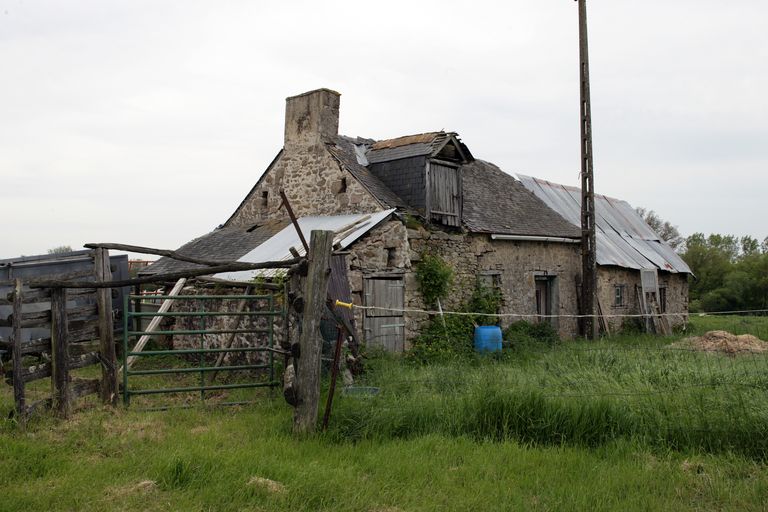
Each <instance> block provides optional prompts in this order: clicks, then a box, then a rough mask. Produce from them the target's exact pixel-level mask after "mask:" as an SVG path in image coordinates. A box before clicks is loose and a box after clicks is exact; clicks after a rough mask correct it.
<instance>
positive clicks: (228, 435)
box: [0, 317, 768, 512]
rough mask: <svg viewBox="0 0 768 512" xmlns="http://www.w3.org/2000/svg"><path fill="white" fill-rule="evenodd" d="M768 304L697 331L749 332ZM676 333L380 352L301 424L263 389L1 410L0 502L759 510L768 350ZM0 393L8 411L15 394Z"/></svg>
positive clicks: (766, 486) (38, 506)
mask: <svg viewBox="0 0 768 512" xmlns="http://www.w3.org/2000/svg"><path fill="white" fill-rule="evenodd" d="M766 320H767V319H766V318H756V317H726V318H719V317H701V318H700V317H694V318H693V319H692V322H693V325H692V326H691V328H692V329H693V330H694V331H695V332H697V333H698V332H700V331H702V330H709V329H715V328H725V329H728V330H734V331H735V330H737V329H738V330H741V332H752V333H754V334H757V332H756V331H755V328H765V327H766V326H768V323H767V322H766ZM531 328H534V329H535V328H536V327H529V326H525V327H523V326H522V324H521V325H518V326H517V327H516V329H515V331H514V332H515V333H519V332H524V333H530V334H531V336H534V334H536V332H534V333H531V331H530V330H529V329H531ZM762 332H763V335H764V337H765V335H766V334H768V330H764V331H762ZM513 339H515V338H514V337H513ZM535 339H537V340H538V339H541V338H539V337H535ZM673 340H674V338H673V339H672V340H670V339H659V338H654V337H650V336H633V337H619V338H615V339H612V340H609V341H601V342H563V343H558V344H555V345H554V346H550V345H549V344H548V343H542V342H531V343H518V342H513V343H512V348H511V349H505V352H504V355H503V357H502V358H500V359H496V360H495V359H493V358H490V359H489V358H482V359H481V358H467V359H463V360H461V361H460V362H456V361H453V362H446V363H440V364H432V365H428V366H422V365H410V364H403V363H402V362H401V361H398V360H397V359H396V358H393V357H391V356H390V357H382V358H379V359H375V360H372V361H369V363H370V371H369V373H368V375H367V379H368V381H367V382H360V383H358V384H359V385H366V384H370V385H376V386H377V387H379V389H380V392H379V394H378V395H376V396H362V395H359V394H358V395H353V394H343V393H340V394H339V395H338V396H337V400H336V402H335V408H334V411H333V414H332V416H331V423H330V426H331V430H330V431H329V432H328V434H319V435H317V436H315V437H312V438H306V439H303V440H297V439H295V438H294V437H293V436H292V435H291V433H290V425H291V419H292V410H291V408H290V407H289V406H288V405H286V404H285V402H284V401H283V399H282V397H280V396H279V393H275V394H271V393H269V392H268V391H266V390H264V391H262V392H261V394H260V396H259V400H258V401H257V403H255V404H253V405H250V406H245V407H235V408H219V409H215V408H214V409H209V408H191V409H181V410H180V409H176V410H168V411H164V412H154V413H150V412H144V411H140V410H137V409H136V408H129V409H123V408H118V409H115V410H112V409H109V408H102V407H98V406H93V407H91V408H89V409H85V410H80V411H77V412H76V413H75V415H74V416H73V418H72V419H71V420H69V421H59V420H55V419H53V418H50V417H39V418H37V419H35V420H33V421H32V422H31V423H30V424H29V425H28V426H27V428H26V430H22V429H21V428H20V427H19V425H17V424H16V423H14V422H13V421H12V420H8V419H5V420H0V465H2V468H3V471H2V473H1V474H0V485H2V489H3V499H2V501H0V510H9V511H10V510H25V511H31V512H32V511H38V510H39V511H43V510H45V511H48V510H51V511H58V510H85V511H89V510H93V511H101V510H126V511H133V510H149V511H152V510H189V511H204V510H221V511H238V510H274V511H292V512H294V511H300V510H313V511H315V510H317V511H331V510H333V511H334V512H337V511H342V512H343V511H361V510H362V511H369V512H370V511H382V512H383V511H393V512H394V511H400V510H402V511H405V510H447V511H450V510H484V511H485V510H488V511H495V510H499V511H501V510H595V511H602V510H606V511H607V510H739V511H742V510H763V509H764V507H765V496H766V495H767V494H768V468H767V467H766V464H765V462H764V460H763V459H764V457H765V449H766V444H767V443H768V441H766V439H768V435H767V434H768V432H766V428H767V427H766V426H767V425H768V421H767V418H766V415H767V414H768V404H767V403H766V402H767V401H768V398H767V395H766V393H765V390H766V389H768V382H767V381H766V380H767V379H768V376H767V375H768V372H766V365H768V354H753V355H748V356H737V357H727V356H723V355H719V354H704V353H698V352H687V351H681V350H674V349H670V348H667V345H668V344H669V343H670V342H671V341H673ZM153 378H157V379H160V378H161V377H160V376H156V377H153ZM172 382H173V381H172ZM0 391H2V392H1V393H0V409H2V410H0V413H2V417H4V418H6V417H7V416H6V414H5V413H6V412H7V411H8V410H9V408H10V407H11V404H12V390H11V388H10V386H4V387H3V388H0ZM223 393H228V392H223ZM229 398H234V397H229ZM321 402H322V401H321ZM179 403H180V404H181V403H184V402H183V401H180V402H179ZM92 405H93V404H92ZM425 489H428V490H429V491H428V492H425Z"/></svg>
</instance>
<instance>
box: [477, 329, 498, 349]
mask: <svg viewBox="0 0 768 512" xmlns="http://www.w3.org/2000/svg"><path fill="white" fill-rule="evenodd" d="M475 350H476V351H477V352H480V353H484V352H501V327H499V326H498V325H481V326H478V327H475Z"/></svg>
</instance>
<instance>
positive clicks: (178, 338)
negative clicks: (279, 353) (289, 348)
mask: <svg viewBox="0 0 768 512" xmlns="http://www.w3.org/2000/svg"><path fill="white" fill-rule="evenodd" d="M243 293H244V290H243V289H242V288H235V287H228V286H222V287H217V288H213V289H211V288H207V287H197V286H187V287H185V288H184V289H183V290H182V292H181V295H182V296H189V299H183V300H176V301H174V303H173V306H172V307H171V310H170V312H172V313H179V312H193V311H215V312H218V313H222V312H235V311H236V310H237V308H238V305H239V303H240V300H239V299H232V300H230V299H215V300H196V299H195V298H194V296H195V295H242V294H243ZM268 294H269V292H260V291H254V292H252V293H251V295H259V296H262V295H268ZM282 301H283V297H282V294H281V293H278V294H275V295H274V297H273V305H272V310H273V311H280V310H282V307H283V304H282ZM244 311H252V312H267V311H270V307H269V301H268V300H266V299H255V298H254V299H249V300H248V303H247V305H246V308H245V309H244ZM171 318H172V320H170V322H169V323H170V325H169V328H170V329H171V330H174V331H185V330H193V329H202V328H205V329H207V330H232V329H237V330H246V329H267V328H269V325H270V324H271V325H272V346H274V347H279V346H280V344H281V341H282V339H283V338H284V337H285V333H286V326H285V317H284V316H282V315H275V316H241V317H239V318H240V321H239V323H237V324H236V321H237V320H236V319H237V318H238V317H235V316H210V317H205V320H203V318H202V317H198V316H180V317H171ZM203 322H205V323H204V324H203ZM230 339H231V340H232V344H231V345H230V346H233V347H267V346H269V335H268V334H267V333H236V334H235V335H234V338H233V337H232V334H231V333H221V334H205V335H199V334H194V335H190V334H177V335H173V336H172V338H171V340H170V341H171V345H172V347H173V348H174V349H184V348H206V349H208V348H223V347H224V346H225V345H226V344H227V343H228V342H229V340H230ZM194 357H195V358H197V357H198V356H194ZM217 357H218V354H208V355H207V356H206V359H207V360H208V362H209V363H212V362H213V361H215V360H216V358H217ZM268 359H269V353H268V352H255V351H254V352H233V353H231V354H228V355H227V356H226V358H225V361H224V364H225V365H230V364H260V363H265V362H266V361H268Z"/></svg>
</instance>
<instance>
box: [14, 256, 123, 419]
mask: <svg viewBox="0 0 768 512" xmlns="http://www.w3.org/2000/svg"><path fill="white" fill-rule="evenodd" d="M93 259H94V265H93V268H92V269H90V270H87V271H81V272H77V273H73V274H67V275H66V276H57V277H59V278H62V277H63V278H66V279H76V278H90V280H93V281H94V283H95V282H103V281H110V280H111V271H110V263H109V253H108V251H106V250H104V249H97V250H95V251H94V252H93ZM0 284H4V285H11V286H13V290H12V291H11V292H10V293H9V294H8V295H7V296H6V297H0V304H2V305H6V306H7V305H10V306H12V309H11V314H10V315H9V316H8V317H6V318H0V326H3V327H11V335H10V339H9V340H8V341H5V342H1V343H2V348H3V349H4V350H6V351H7V352H10V354H11V362H10V364H9V365H8V367H7V368H4V370H5V378H6V382H8V383H9V384H12V385H13V394H14V402H15V410H16V413H17V415H18V417H19V418H21V419H22V420H23V419H25V418H26V417H27V416H28V415H29V414H30V413H32V412H33V411H36V410H41V409H45V408H50V407H52V408H53V409H54V411H55V412H56V413H57V415H59V416H61V417H67V416H68V415H69V413H70V411H71V410H72V406H73V403H74V401H75V400H76V399H78V398H80V397H83V396H86V395H89V394H93V393H100V394H101V398H102V400H103V401H104V402H105V403H111V404H114V403H116V402H117V399H118V388H117V372H116V368H117V359H116V354H115V345H114V340H113V321H112V295H111V292H110V290H109V288H101V289H95V288H79V289H73V290H68V289H67V288H30V286H29V285H30V284H34V282H28V283H25V282H24V281H23V280H22V279H19V278H17V279H14V280H13V281H11V282H8V283H0ZM25 329H36V330H37V332H40V331H39V330H41V329H42V330H44V331H47V333H48V336H44V337H36V338H34V339H25V338H30V337H29V336H26V337H25V336H24V335H23V334H24V330H25ZM95 364H100V365H101V377H100V378H91V379H83V378H73V377H72V375H71V371H72V370H76V369H79V368H84V367H86V366H92V365H95ZM40 379H50V380H51V384H52V386H51V389H52V393H51V396H50V397H49V398H45V399H42V400H37V401H35V402H33V403H27V397H26V386H27V384H29V383H30V382H33V381H37V380H40Z"/></svg>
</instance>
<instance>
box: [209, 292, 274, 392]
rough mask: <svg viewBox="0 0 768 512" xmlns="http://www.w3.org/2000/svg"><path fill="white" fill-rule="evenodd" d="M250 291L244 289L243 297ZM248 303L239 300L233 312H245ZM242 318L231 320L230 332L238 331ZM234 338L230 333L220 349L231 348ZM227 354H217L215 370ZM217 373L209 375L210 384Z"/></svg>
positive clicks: (233, 333)
mask: <svg viewBox="0 0 768 512" xmlns="http://www.w3.org/2000/svg"><path fill="white" fill-rule="evenodd" d="M251 289H252V287H251V286H249V287H248V288H246V289H245V292H244V293H243V295H250V294H251ZM248 302H249V301H248V299H240V300H239V301H238V303H237V307H236V308H235V312H236V313H242V312H243V311H245V307H246V306H247V305H248ZM242 318H243V317H242V316H236V317H234V318H233V319H232V324H231V325H232V327H230V329H232V330H235V329H239V328H240V322H241V321H242ZM268 321H269V322H271V321H272V319H269V320H268ZM235 336H237V333H236V332H232V333H230V334H229V336H227V340H226V341H225V342H224V343H222V345H221V348H229V347H231V346H232V342H234V341H235ZM228 353H229V352H221V353H220V354H219V356H218V357H217V358H216V363H215V364H214V365H213V366H214V367H215V368H218V367H219V366H221V363H223V362H224V357H226V355H227V354H228ZM218 373H219V372H218V371H216V370H214V371H213V372H212V373H211V379H210V380H211V383H213V381H215V380H216V375H218Z"/></svg>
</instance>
